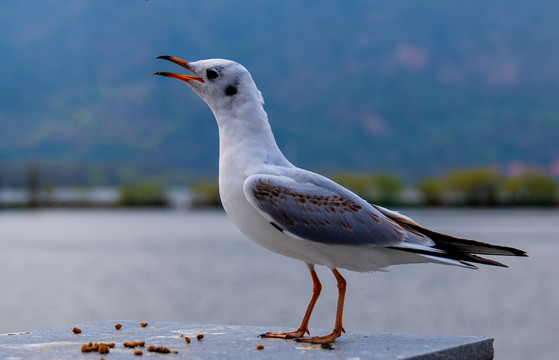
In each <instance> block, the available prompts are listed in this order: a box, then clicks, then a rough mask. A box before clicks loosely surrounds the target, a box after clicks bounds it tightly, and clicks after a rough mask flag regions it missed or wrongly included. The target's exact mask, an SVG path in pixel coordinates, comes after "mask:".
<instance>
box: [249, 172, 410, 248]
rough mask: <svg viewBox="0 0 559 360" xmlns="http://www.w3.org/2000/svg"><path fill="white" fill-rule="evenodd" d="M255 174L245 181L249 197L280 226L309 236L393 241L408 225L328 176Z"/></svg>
mask: <svg viewBox="0 0 559 360" xmlns="http://www.w3.org/2000/svg"><path fill="white" fill-rule="evenodd" d="M326 180H327V179H326V178H323V177H319V176H318V175H317V176H316V178H315V177H310V176H308V177H307V178H305V177H303V178H297V177H295V178H294V177H288V176H281V175H253V176H250V177H248V178H247V179H246V180H245V183H244V193H245V196H246V198H247V200H248V202H249V203H250V204H251V205H252V206H254V208H255V209H256V210H257V211H258V212H259V213H260V214H261V215H262V216H263V217H264V218H265V219H266V220H268V221H269V222H270V224H271V226H274V227H275V228H276V229H277V230H278V231H282V232H284V233H286V234H288V235H291V236H293V237H296V238H301V239H305V240H310V241H315V242H320V243H325V244H340V245H373V246H383V247H387V246H394V245H398V244H400V243H401V242H402V241H404V240H405V238H406V233H407V231H406V230H404V229H403V228H402V227H401V226H400V225H398V224H397V223H396V222H395V221H393V220H391V219H389V218H388V217H386V216H384V215H383V214H382V213H381V212H380V211H378V210H377V209H375V208H374V207H373V206H371V205H369V204H368V203H367V202H365V201H364V200H362V199H361V198H359V197H358V196H357V195H355V194H353V193H351V192H350V191H349V190H346V189H345V188H343V187H341V186H339V185H337V184H335V183H333V182H329V181H326Z"/></svg>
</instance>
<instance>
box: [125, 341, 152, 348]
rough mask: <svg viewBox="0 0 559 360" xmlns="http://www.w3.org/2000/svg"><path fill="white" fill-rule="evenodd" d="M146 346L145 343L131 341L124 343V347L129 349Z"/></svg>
mask: <svg viewBox="0 0 559 360" xmlns="http://www.w3.org/2000/svg"><path fill="white" fill-rule="evenodd" d="M145 345H146V342H145V341H129V342H123V343H122V346H124V347H127V348H135V347H136V346H140V347H144V346H145Z"/></svg>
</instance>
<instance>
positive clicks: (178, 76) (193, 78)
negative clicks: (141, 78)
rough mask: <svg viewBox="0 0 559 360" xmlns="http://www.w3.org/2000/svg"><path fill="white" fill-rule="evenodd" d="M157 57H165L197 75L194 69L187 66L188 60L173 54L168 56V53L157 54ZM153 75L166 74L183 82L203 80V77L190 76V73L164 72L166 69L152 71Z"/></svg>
mask: <svg viewBox="0 0 559 360" xmlns="http://www.w3.org/2000/svg"><path fill="white" fill-rule="evenodd" d="M157 59H165V60H169V61H171V62H174V63H175V64H177V65H180V66H182V67H183V68H185V69H186V70H188V71H191V72H193V73H194V74H196V75H198V74H197V73H196V71H194V70H192V69H190V68H189V66H188V61H186V60H182V59H179V58H177V57H174V56H168V55H162V56H158V57H157ZM153 75H161V76H166V77H171V78H175V79H179V80H181V81H184V82H189V81H200V82H202V83H203V82H204V79H202V77H201V76H192V75H184V74H175V73H172V72H166V71H161V72H155V73H153Z"/></svg>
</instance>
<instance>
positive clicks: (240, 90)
mask: <svg viewBox="0 0 559 360" xmlns="http://www.w3.org/2000/svg"><path fill="white" fill-rule="evenodd" d="M157 58H158V59H165V60H169V61H171V62H174V63H175V64H177V65H180V66H182V67H184V68H185V69H187V70H189V71H190V72H192V73H193V75H184V74H177V73H171V72H156V73H154V75H161V76H167V77H171V78H175V79H178V80H181V81H184V82H185V83H186V84H187V85H188V86H189V87H190V88H191V89H192V90H194V92H195V93H196V94H198V96H200V97H201V98H202V100H204V101H205V102H206V103H207V104H208V105H209V106H210V108H211V109H212V111H213V112H214V113H220V112H223V111H231V109H233V108H234V107H235V106H241V105H242V104H245V103H247V102H254V103H256V104H257V105H259V106H260V105H262V103H263V99H262V94H261V93H260V91H258V89H257V88H256V85H255V84H254V81H253V80H252V77H251V76H250V73H249V72H248V70H247V69H245V67H244V66H242V65H241V64H239V63H236V62H234V61H231V60H224V59H208V60H199V61H195V62H189V61H185V60H182V59H179V58H176V57H174V56H167V55H163V56H158V57H157Z"/></svg>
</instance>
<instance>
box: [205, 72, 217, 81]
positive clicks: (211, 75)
mask: <svg viewBox="0 0 559 360" xmlns="http://www.w3.org/2000/svg"><path fill="white" fill-rule="evenodd" d="M218 76H219V73H218V72H217V71H215V70H214V69H208V70H206V77H207V78H208V79H210V80H213V79H215V78H217V77H218Z"/></svg>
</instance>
